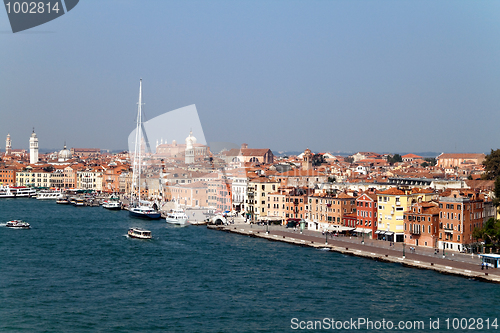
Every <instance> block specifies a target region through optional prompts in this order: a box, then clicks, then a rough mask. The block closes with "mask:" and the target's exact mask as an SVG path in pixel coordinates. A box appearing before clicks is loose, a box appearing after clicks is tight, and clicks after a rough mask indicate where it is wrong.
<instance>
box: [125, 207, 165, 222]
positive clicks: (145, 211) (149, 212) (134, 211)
mask: <svg viewBox="0 0 500 333" xmlns="http://www.w3.org/2000/svg"><path fill="white" fill-rule="evenodd" d="M128 212H129V214H130V216H133V217H140V218H145V219H152V220H156V219H159V218H160V217H161V214H160V212H158V211H157V210H155V209H153V208H151V207H147V206H138V207H131V208H129V209H128Z"/></svg>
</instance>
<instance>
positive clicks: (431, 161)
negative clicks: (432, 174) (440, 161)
mask: <svg viewBox="0 0 500 333" xmlns="http://www.w3.org/2000/svg"><path fill="white" fill-rule="evenodd" d="M424 161H425V162H427V163H428V164H429V165H431V166H435V165H436V159H435V158H433V157H426V158H424Z"/></svg>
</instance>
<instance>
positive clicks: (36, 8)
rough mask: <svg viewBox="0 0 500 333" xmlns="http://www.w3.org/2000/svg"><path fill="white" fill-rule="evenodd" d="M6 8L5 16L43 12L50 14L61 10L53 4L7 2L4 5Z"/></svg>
mask: <svg viewBox="0 0 500 333" xmlns="http://www.w3.org/2000/svg"><path fill="white" fill-rule="evenodd" d="M5 7H6V8H7V14H10V13H14V14H19V13H23V14H43V13H45V12H47V13H51V12H55V13H59V11H60V10H61V9H60V8H59V3H58V2H55V3H54V4H52V3H50V2H46V3H45V2H34V1H33V2H17V1H16V2H7V3H6V4H5Z"/></svg>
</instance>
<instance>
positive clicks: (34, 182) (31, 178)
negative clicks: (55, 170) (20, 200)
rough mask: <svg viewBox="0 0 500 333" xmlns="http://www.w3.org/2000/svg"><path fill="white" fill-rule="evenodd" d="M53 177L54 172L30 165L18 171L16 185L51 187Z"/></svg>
mask: <svg viewBox="0 0 500 333" xmlns="http://www.w3.org/2000/svg"><path fill="white" fill-rule="evenodd" d="M51 178H52V172H49V171H45V170H43V169H42V168H34V167H32V166H31V165H28V166H27V167H26V168H25V169H24V170H21V171H17V172H16V185H17V186H31V187H42V188H49V187H51V186H52V184H51Z"/></svg>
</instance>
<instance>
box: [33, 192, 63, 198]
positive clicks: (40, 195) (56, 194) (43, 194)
mask: <svg viewBox="0 0 500 333" xmlns="http://www.w3.org/2000/svg"><path fill="white" fill-rule="evenodd" d="M63 198H64V195H63V194H62V192H61V191H59V190H47V191H40V192H38V194H37V195H36V199H37V200H58V199H63Z"/></svg>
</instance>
